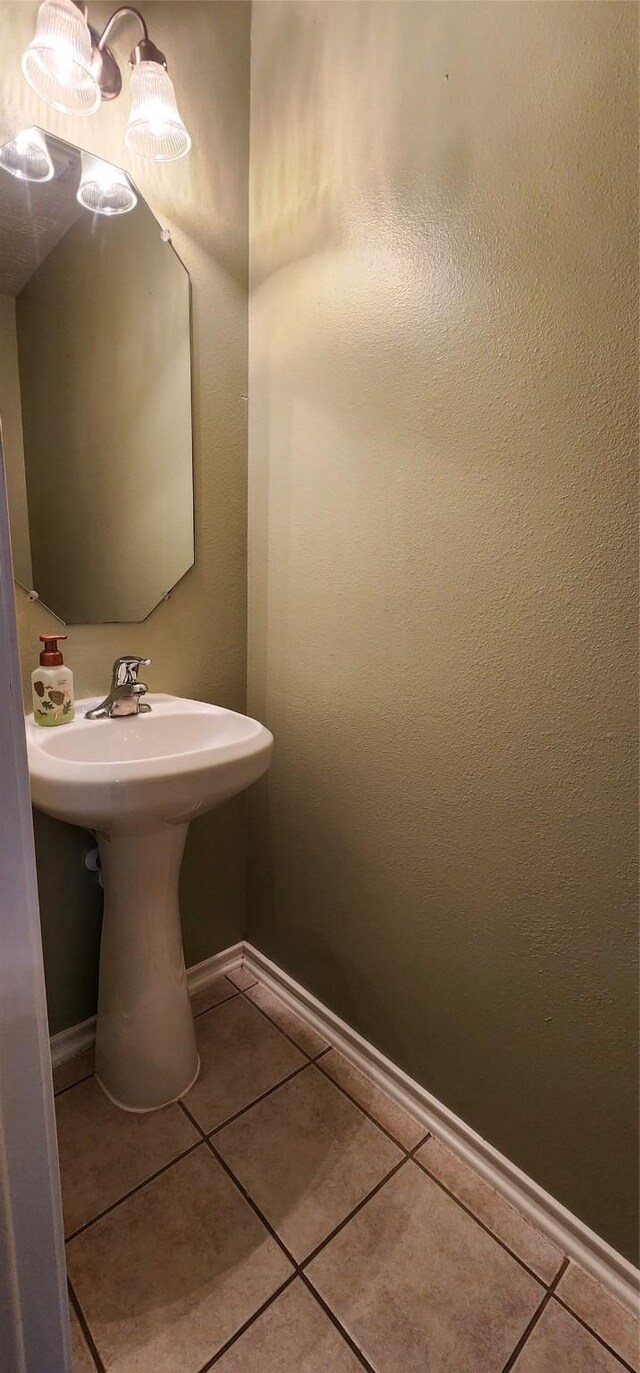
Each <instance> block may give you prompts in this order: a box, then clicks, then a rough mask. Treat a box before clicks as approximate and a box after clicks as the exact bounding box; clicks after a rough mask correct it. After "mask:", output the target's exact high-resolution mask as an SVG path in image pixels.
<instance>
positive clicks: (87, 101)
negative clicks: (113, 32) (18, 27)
mask: <svg viewBox="0 0 640 1373" xmlns="http://www.w3.org/2000/svg"><path fill="white" fill-rule="evenodd" d="M91 55H92V49H91V34H90V33H89V27H88V25H87V22H86V19H85V18H84V16H83V15H82V14H81V12H80V10H79V9H78V8H77V6H76V5H74V3H73V0H43V4H41V6H40V8H39V10H38V19H37V23H36V31H35V34H34V36H33V38H32V39H31V42H30V44H29V47H28V48H27V49H26V52H25V53H23V57H22V70H23V73H24V76H25V78H26V80H27V81H28V82H29V85H30V86H31V89H32V90H34V91H35V93H36V95H39V96H40V97H41V98H42V99H43V100H46V101H47V104H48V105H53V108H54V109H55V110H62V111H63V113H64V114H93V112H94V110H97V109H98V106H99V105H100V99H101V96H100V87H99V85H98V82H97V81H96V78H95V76H94V75H93V72H92V71H91Z"/></svg>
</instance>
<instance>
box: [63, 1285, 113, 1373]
mask: <svg viewBox="0 0 640 1373" xmlns="http://www.w3.org/2000/svg"><path fill="white" fill-rule="evenodd" d="M67 1288H68V1290H69V1301H70V1302H71V1305H72V1306H73V1309H74V1311H75V1313H76V1316H77V1318H78V1324H79V1326H80V1329H81V1331H82V1333H83V1335H84V1338H85V1341H86V1344H87V1348H88V1350H89V1353H90V1355H91V1358H92V1359H93V1362H94V1364H95V1366H96V1369H97V1373H106V1370H105V1366H104V1364H103V1362H102V1359H101V1358H100V1354H99V1352H98V1347H97V1345H96V1342H95V1340H94V1338H93V1335H92V1334H91V1327H90V1325H89V1322H88V1320H87V1318H86V1316H85V1314H84V1311H83V1309H82V1306H81V1305H80V1300H79V1298H78V1296H77V1293H76V1291H75V1288H74V1286H73V1283H72V1281H71V1278H70V1277H69V1274H68V1273H67Z"/></svg>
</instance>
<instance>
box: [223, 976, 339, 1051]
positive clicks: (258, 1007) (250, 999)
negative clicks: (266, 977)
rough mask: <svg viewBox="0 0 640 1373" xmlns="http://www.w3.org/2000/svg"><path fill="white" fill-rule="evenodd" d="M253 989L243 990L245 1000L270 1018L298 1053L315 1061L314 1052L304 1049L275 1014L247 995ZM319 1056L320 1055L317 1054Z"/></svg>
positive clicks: (328, 1046)
mask: <svg viewBox="0 0 640 1373" xmlns="http://www.w3.org/2000/svg"><path fill="white" fill-rule="evenodd" d="M253 986H254V987H260V986H262V983H260V982H254V984H253ZM252 991H253V987H247V988H246V990H245V991H243V993H242V995H243V996H244V998H245V1000H246V1001H248V1002H249V1004H250V1005H251V1006H253V1007H254V1009H255V1010H256V1011H259V1012H260V1015H263V1016H264V1018H265V1020H268V1021H269V1024H270V1025H273V1028H274V1030H279V1031H280V1034H281V1035H284V1037H285V1039H288V1040H289V1043H290V1044H293V1047H294V1049H297V1050H298V1053H300V1054H305V1055H306V1057H307V1058H308V1059H309V1060H310V1062H313V1061H314V1055H313V1054H310V1053H309V1050H308V1049H303V1047H302V1045H301V1044H298V1042H297V1040H295V1039H294V1038H293V1036H292V1035H290V1034H289V1033H288V1031H287V1030H283V1028H282V1026H281V1025H279V1024H278V1022H277V1020H274V1019H273V1016H271V1015H269V1012H268V1011H265V1009H264V1006H260V1005H259V1004H258V1002H257V1001H254V1000H253V997H252V996H248V995H247V992H252ZM283 1005H284V1002H283ZM330 1048H331V1045H330V1044H328V1045H327V1049H330ZM327 1049H321V1050H320V1053H323V1054H326V1052H327ZM317 1056H318V1057H319V1056H320V1055H317Z"/></svg>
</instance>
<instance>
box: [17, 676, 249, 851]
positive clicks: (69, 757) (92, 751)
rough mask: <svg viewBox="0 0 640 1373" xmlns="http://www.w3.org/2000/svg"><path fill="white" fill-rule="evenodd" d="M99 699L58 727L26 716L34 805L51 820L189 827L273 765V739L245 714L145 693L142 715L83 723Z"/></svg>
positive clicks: (128, 827) (113, 826) (129, 827)
mask: <svg viewBox="0 0 640 1373" xmlns="http://www.w3.org/2000/svg"><path fill="white" fill-rule="evenodd" d="M99 699H100V698H99V697H95V698H94V697H91V698H90V699H87V700H84V701H77V702H76V716H75V720H73V721H72V722H71V724H68V725H60V726H58V727H57V728H54V729H46V728H43V727H42V725H36V724H35V723H34V720H33V716H32V715H29V716H27V748H28V753H29V771H30V774H31V796H32V800H33V804H34V806H38V808H39V809H40V810H44V811H46V812H47V814H48V815H53V816H55V817H56V819H57V820H68V821H69V822H70V823H71V824H73V825H84V826H85V827H86V828H87V829H99V830H103V831H106V832H108V833H111V834H113V833H115V832H116V831H118V832H119V831H126V832H128V833H132V832H133V831H134V830H137V831H144V830H150V829H153V828H155V826H156V825H157V824H158V822H159V821H160V822H165V823H172V824H176V823H180V822H185V823H188V821H189V820H192V819H193V818H194V816H196V815H200V814H202V813H203V812H204V811H206V810H210V809H211V807H212V806H217V805H218V804H219V803H220V802H221V801H225V800H227V798H228V797H229V796H234V795H235V794H236V792H238V791H244V789H245V787H248V786H250V785H251V783H252V782H255V780H256V778H257V777H261V776H262V773H263V772H266V770H267V768H268V766H269V760H270V758H271V752H272V749H273V737H272V735H271V734H270V733H269V730H268V729H265V728H264V726H263V725H260V724H258V721H257V720H250V719H249V718H248V716H246V715H237V714H236V713H235V711H232V710H223V709H222V707H221V706H211V705H207V704H206V703H205V702H204V701H187V700H183V699H182V698H181V697H179V696H161V695H154V694H153V693H151V694H149V695H147V696H145V701H146V702H148V704H149V705H150V706H151V712H150V714H148V715H125V716H123V717H121V718H116V719H113V720H86V719H85V718H84V717H85V712H86V711H87V710H90V709H91V707H92V706H95V705H97V704H98V701H99Z"/></svg>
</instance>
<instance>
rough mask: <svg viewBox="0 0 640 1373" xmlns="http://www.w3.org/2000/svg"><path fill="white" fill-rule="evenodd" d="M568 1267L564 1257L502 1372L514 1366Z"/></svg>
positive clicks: (505, 1372) (504, 1372) (506, 1372)
mask: <svg viewBox="0 0 640 1373" xmlns="http://www.w3.org/2000/svg"><path fill="white" fill-rule="evenodd" d="M568 1267H569V1260H568V1259H564V1261H563V1262H562V1263H561V1265H560V1267H559V1269H558V1272H557V1273H556V1276H555V1278H554V1279H553V1282H552V1283H551V1285H550V1286H549V1287H548V1288H547V1290H546V1292H545V1293H544V1296H543V1298H542V1301H541V1302H540V1303H539V1304H538V1306H537V1307H536V1309H535V1311H534V1313H533V1315H532V1317H531V1320H530V1321H529V1323H528V1325H527V1326H525V1329H524V1330H523V1332H522V1334H521V1336H520V1339H519V1340H518V1341H517V1343H516V1346H515V1348H514V1349H513V1350H512V1351H511V1353H510V1355H509V1358H508V1359H507V1362H506V1363H505V1364H504V1366H503V1369H502V1373H509V1370H510V1369H511V1368H513V1366H514V1364H515V1362H516V1359H519V1357H520V1355H521V1353H522V1351H523V1349H524V1347H525V1345H526V1343H527V1340H528V1339H529V1336H530V1335H531V1334H532V1332H533V1331H534V1330H535V1328H536V1326H537V1324H538V1321H539V1320H540V1317H541V1315H542V1314H543V1312H544V1311H545V1310H546V1308H547V1306H548V1305H549V1302H550V1301H551V1298H552V1296H553V1294H554V1291H555V1289H556V1287H557V1285H558V1283H559V1282H560V1279H561V1277H562V1275H563V1273H565V1272H566V1270H567V1268H568Z"/></svg>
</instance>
